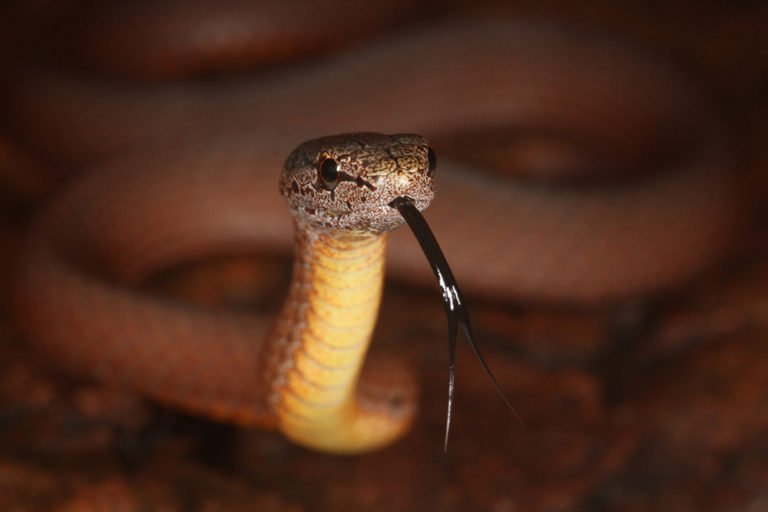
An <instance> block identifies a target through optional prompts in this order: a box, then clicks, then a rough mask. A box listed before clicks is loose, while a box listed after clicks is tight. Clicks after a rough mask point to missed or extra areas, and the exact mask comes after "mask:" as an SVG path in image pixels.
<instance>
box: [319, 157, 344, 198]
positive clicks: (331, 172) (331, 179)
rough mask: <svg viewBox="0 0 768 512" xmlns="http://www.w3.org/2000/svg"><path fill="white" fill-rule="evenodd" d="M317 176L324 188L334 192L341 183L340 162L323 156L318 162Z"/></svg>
mask: <svg viewBox="0 0 768 512" xmlns="http://www.w3.org/2000/svg"><path fill="white" fill-rule="evenodd" d="M317 174H318V176H319V177H320V182H321V183H322V184H323V186H325V188H327V189H328V190H333V189H334V188H335V187H336V185H337V184H338V183H339V162H337V161H336V160H334V159H333V158H331V157H330V156H328V155H321V156H320V159H319V160H318V162H317Z"/></svg>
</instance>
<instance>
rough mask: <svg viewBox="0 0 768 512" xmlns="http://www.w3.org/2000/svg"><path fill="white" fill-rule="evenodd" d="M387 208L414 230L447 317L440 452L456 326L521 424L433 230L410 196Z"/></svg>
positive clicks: (451, 386)
mask: <svg viewBox="0 0 768 512" xmlns="http://www.w3.org/2000/svg"><path fill="white" fill-rule="evenodd" d="M389 206H391V207H392V208H397V211H398V212H400V215H402V216H403V218H404V219H405V222H407V223H408V227H410V228H411V231H413V234H414V235H415V236H416V239H417V240H418V241H419V245H421V249H422V251H424V255H425V256H426V257H427V261H429V265H430V266H431V267H432V272H434V274H435V277H437V283H438V284H439V285H440V288H441V290H442V292H443V304H444V306H445V313H446V315H448V357H449V366H448V415H447V418H446V422H445V442H444V445H443V450H444V451H445V452H447V451H448V435H449V434H450V432H451V419H452V416H453V394H454V393H453V392H454V388H455V383H456V338H457V335H458V330H459V325H461V330H462V331H464V335H465V336H466V338H467V341H468V342H469V346H470V348H472V352H474V354H475V356H476V357H477V359H478V361H480V364H481V365H482V367H483V370H485V373H486V374H487V375H488V377H489V378H490V379H491V382H492V383H493V385H494V387H495V388H496V391H497V392H498V393H499V396H501V399H502V400H504V403H506V404H507V407H509V410H510V411H512V414H514V416H515V418H517V421H518V422H520V424H521V425H522V424H523V421H522V420H521V419H520V417H519V416H518V415H517V412H516V411H515V409H514V407H512V404H511V403H510V402H509V400H508V399H507V397H506V395H504V392H503V391H502V390H501V386H499V383H498V381H497V380H496V377H494V376H493V372H491V369H490V367H489V366H488V363H487V362H486V361H485V358H484V357H483V355H482V353H481V352H480V347H479V346H478V344H477V341H476V339H475V333H474V331H473V330H472V323H471V322H470V320H469V311H468V310H467V305H466V303H465V302H464V297H463V296H462V295H461V291H460V290H459V285H458V283H456V279H455V278H454V277H453V272H451V267H449V266H448V262H447V261H446V259H445V255H444V254H443V251H442V250H441V249H440V245H438V243H437V240H436V239H435V235H433V234H432V230H431V229H429V225H428V224H427V221H426V220H424V217H422V215H421V213H420V212H419V210H418V209H417V208H416V206H415V205H414V204H413V201H412V200H411V199H410V198H409V197H398V198H397V199H395V200H394V201H392V202H391V203H389Z"/></svg>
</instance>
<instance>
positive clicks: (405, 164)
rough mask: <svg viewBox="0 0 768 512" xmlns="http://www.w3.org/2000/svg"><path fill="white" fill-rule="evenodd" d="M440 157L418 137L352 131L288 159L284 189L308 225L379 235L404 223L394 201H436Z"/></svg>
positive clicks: (299, 149) (424, 204)
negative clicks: (436, 157)
mask: <svg viewBox="0 0 768 512" xmlns="http://www.w3.org/2000/svg"><path fill="white" fill-rule="evenodd" d="M434 171H435V156H434V153H433V152H432V149H431V148H430V147H429V143H428V142H427V141H426V139H424V138H423V137H421V136H419V135H410V134H396V135H383V134H379V133H350V134H343V135H334V136H330V137H323V138H319V139H313V140H310V141H307V142H305V143H303V144H302V145H300V146H299V147H297V148H296V149H295V150H294V151H293V152H292V153H291V154H290V155H289V156H288V159H287V160H286V162H285V166H284V168H283V173H282V176H281V178H280V192H281V193H282V194H283V195H284V196H285V197H286V198H287V199H288V203H289V205H290V208H291V212H292V213H293V215H294V217H296V218H297V219H298V220H299V222H301V223H302V224H304V225H305V226H306V227H309V228H312V229H318V230H336V229H343V230H358V231H369V232H374V233H380V232H383V231H389V230H392V229H395V228H397V227H399V226H401V225H402V224H403V218H402V217H401V216H400V214H399V213H398V211H397V210H396V209H395V208H392V207H391V206H390V203H391V202H392V201H393V200H394V199H396V198H397V197H403V196H407V197H409V198H411V200H412V201H413V203H414V204H415V205H416V207H417V208H418V209H419V210H423V209H425V208H426V207H427V206H429V203H430V202H431V201H432V196H433V187H432V178H433V176H434Z"/></svg>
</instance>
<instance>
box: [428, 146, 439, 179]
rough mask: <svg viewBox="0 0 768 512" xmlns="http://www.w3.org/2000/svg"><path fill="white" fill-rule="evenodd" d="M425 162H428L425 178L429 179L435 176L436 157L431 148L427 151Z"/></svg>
mask: <svg viewBox="0 0 768 512" xmlns="http://www.w3.org/2000/svg"><path fill="white" fill-rule="evenodd" d="M427 160H428V161H429V169H427V176H429V177H430V178H431V177H432V176H434V175H435V171H436V170H437V155H436V154H435V151H434V150H433V149H432V148H429V149H428V150H427Z"/></svg>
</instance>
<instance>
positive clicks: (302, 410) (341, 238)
mask: <svg viewBox="0 0 768 512" xmlns="http://www.w3.org/2000/svg"><path fill="white" fill-rule="evenodd" d="M431 152H432V150H431V149H430V147H429V144H428V143H427V142H426V140H425V139H424V138H422V137H420V136H417V135H403V134H400V135H381V134H375V133H356V134H349V135H343V136H332V137H325V138H321V139H315V140H311V141H308V142H306V143H304V144H302V145H300V146H299V147H298V148H297V149H295V150H294V151H293V152H292V153H291V154H290V156H289V157H288V159H287V160H286V162H285V165H284V168H283V172H282V174H281V177H280V187H279V188H280V192H281V194H282V196H283V197H284V198H285V199H287V202H288V205H289V207H290V211H291V213H292V216H293V219H294V226H295V228H294V232H295V262H294V266H293V274H292V279H291V284H290V287H289V291H288V293H287V297H286V299H285V302H284V304H283V307H282V309H281V311H280V313H279V314H278V316H277V318H276V320H274V322H273V323H272V325H271V327H266V325H267V324H269V320H268V319H264V318H255V317H249V318H238V316H237V315H227V314H223V313H221V312H210V311H197V310H195V309H194V308H190V307H189V306H184V305H182V304H177V303H169V302H167V301H164V300H163V299H160V298H157V297H153V296H151V295H149V294H146V293H144V294H142V293H138V292H136V290H131V289H126V288H116V287H115V284H114V279H115V277H114V276H110V273H109V267H110V264H111V263H112V262H110V261H109V260H110V259H111V258H110V254H117V253H120V252H122V251H124V250H126V249H128V248H129V247H133V249H130V250H131V251H133V250H135V248H138V247H146V245H145V244H152V243H153V242H152V237H151V236H150V237H144V236H142V232H144V233H146V230H145V229H144V227H140V226H139V225H136V226H135V227H136V228H137V230H134V231H133V232H132V233H129V234H128V235H127V236H125V233H121V236H123V238H122V240H118V239H112V240H110V241H105V240H104V239H103V238H101V237H100V236H98V233H99V231H100V228H99V227H97V226H93V227H95V230H94V229H90V228H88V227H86V225H85V224H83V223H82V222H79V221H80V220H81V218H82V216H88V217H90V216H92V215H93V216H96V218H99V219H102V220H107V219H110V218H114V217H116V216H119V215H122V214H123V213H124V212H134V213H137V212H138V211H139V210H141V209H142V207H143V205H142V204H141V199H140V197H139V196H135V195H133V194H132V193H131V191H130V188H128V189H123V191H122V192H120V193H118V194H116V195H113V196H111V197H109V198H105V200H104V201H103V202H100V203H99V204H98V206H95V207H94V206H93V202H92V201H83V200H84V199H85V198H84V194H88V193H89V192H90V191H92V190H93V183H88V182H85V183H84V184H80V185H79V186H77V187H74V188H73V189H71V190H69V191H68V193H66V194H64V195H63V196H61V197H60V198H58V199H57V200H56V201H55V203H54V204H53V205H52V206H51V208H50V209H48V210H47V214H46V215H44V216H43V217H42V218H41V219H40V221H39V224H38V229H37V230H36V233H37V236H35V237H33V238H32V239H31V240H30V242H29V244H30V246H29V248H28V252H27V253H26V254H27V255H28V257H29V260H28V261H26V263H25V265H24V269H23V271H22V273H23V275H22V276H20V281H19V287H18V288H17V291H18V293H17V294H16V299H17V307H18V308H19V310H21V311H23V313H22V314H21V320H22V325H23V326H24V328H25V331H26V332H28V333H29V334H30V335H31V341H32V342H33V343H34V344H35V345H36V346H37V347H38V348H39V349H40V350H42V351H44V352H45V353H48V354H51V355H52V357H54V358H55V359H56V361H57V364H60V365H62V367H67V368H70V369H72V370H73V371H75V372H76V373H78V374H81V375H91V376H93V377H95V378H97V379H99V380H102V381H107V382H111V383H113V384H115V385H120V386H123V387H130V388H132V389H137V390H139V391H141V392H142V393H145V394H147V395H149V396H152V397H156V398H157V399H159V400H166V401H171V402H173V403H175V404H177V405H181V406H182V407H187V408H189V409H190V410H193V411H196V412H198V413H204V414H206V415H208V416H211V417H213V418H218V419H220V420H227V421H233V422H236V423H239V424H244V425H258V426H265V427H273V428H277V429H279V430H280V431H281V432H282V433H284V434H285V435H286V436H287V437H288V438H290V439H292V440H294V441H296V442H297V443H300V444H302V445H304V446H308V447H311V448H314V449H318V450H324V451H330V452H335V453H350V452H360V451H367V450H371V449H373V448H376V447H379V446H383V445H385V444H388V443H389V442H391V441H392V440H393V439H396V438H398V437H399V436H401V435H402V434H403V433H404V432H405V431H406V429H407V427H408V425H409V423H410V422H411V420H412V417H413V413H414V411H415V409H416V406H415V400H416V398H415V390H414V379H413V377H412V376H410V375H409V374H407V373H406V370H404V369H402V368H399V367H398V366H397V364H396V363H395V362H394V361H392V360H389V361H379V362H374V363H373V364H371V365H370V369H369V370H368V371H367V372H363V376H362V377H361V378H360V379H358V376H359V374H360V372H361V367H362V363H363V360H364V359H365V356H366V353H367V349H368V346H369V343H370V339H371V334H372V332H373V329H374V326H375V323H376V317H377V312H378V307H379V302H380V297H381V292H382V286H383V276H384V258H385V245H386V240H387V236H386V233H387V232H389V231H392V230H394V229H396V228H398V227H399V226H401V225H402V224H403V223H404V220H403V218H402V217H401V215H400V213H399V212H398V210H397V209H396V208H394V207H393V206H391V205H390V203H392V201H393V200H395V199H396V198H398V197H407V198H408V199H409V201H410V202H411V203H412V204H413V205H414V206H415V207H416V208H418V209H419V210H423V209H424V208H426V207H427V206H428V205H429V204H430V202H431V200H432V197H433V185H432V179H433V175H434V170H435V163H434V157H433V156H430V155H431V154H432V153H431ZM103 176H104V175H100V176H98V175H97V176H96V177H97V178H102V179H103ZM178 178H179V179H181V180H184V181H190V180H194V179H195V178H196V177H195V176H189V175H188V176H178ZM222 179H225V178H222ZM176 185H179V186H183V183H176ZM89 189H90V190H89ZM226 201H228V199H227V198H226V195H220V196H211V197H208V198H207V200H206V201H205V202H204V203H200V204H198V205H197V208H198V210H199V212H200V213H201V215H197V216H196V217H191V218H186V219H185V220H183V221H182V223H181V224H183V225H185V226H187V227H188V228H193V229H194V232H195V236H196V237H197V238H198V239H201V238H207V239H208V240H209V241H208V243H209V244H210V243H211V241H215V242H217V246H218V247H219V248H220V247H222V246H227V245H228V244H230V245H232V244H238V243H243V241H244V240H247V234H248V226H247V222H243V219H238V218H237V217H236V216H232V215H229V216H227V215H226V213H225V214H223V215H221V216H219V219H218V220H216V221H214V222H213V223H212V224H208V225H205V224H206V223H207V222H206V218H207V217H209V215H208V214H207V212H210V211H212V210H216V209H220V208H222V207H225V205H226ZM217 203H218V204H217ZM84 205H87V206H86V207H85V208H80V206H84ZM146 213H148V212H140V214H146ZM78 226H79V227H78ZM182 231H183V230H182ZM64 233H66V237H64V236H62V235H63V234H64ZM189 233H190V232H188V234H189ZM158 234H159V233H158ZM166 235H169V234H168V233H164V234H162V236H166ZM142 238H143V240H142ZM130 239H132V240H130ZM170 240H171V241H172V242H173V243H175V244H177V247H180V246H183V245H185V244H187V243H189V242H191V241H192V239H191V238H187V239H186V240H184V235H183V233H180V232H179V233H176V234H174V236H171V237H170ZM119 242H122V243H119ZM123 244H125V245H123ZM187 249H189V247H187ZM142 252H144V251H142V250H141V249H139V250H138V252H134V253H133V256H132V259H133V257H134V256H135V257H136V258H137V260H138V262H139V263H138V265H141V264H142V263H146V262H142V261H141V259H142V258H141V255H140V253H142ZM147 254H151V251H147ZM145 259H146V258H145ZM97 269H98V270H97ZM41 270H42V272H41ZM87 316H92V317H93V318H98V319H99V321H98V322H96V323H91V322H88V321H87V318H86V317H87ZM137 319H141V320H140V321H139V322H136V321H135V320H137ZM72 336H74V337H76V338H77V342H76V343H73V342H72V339H71V337H72ZM182 344H183V348H181V347H180V345H182ZM140 347H143V348H140ZM144 348H146V349H147V350H146V351H145V350H144ZM125 352H136V353H138V352H141V353H143V356H142V357H136V358H133V360H131V361H126V360H125V359H124V358H123V357H121V356H120V354H121V353H125ZM144 356H146V357H144ZM125 363H127V366H126V364H125ZM358 380H359V383H358Z"/></svg>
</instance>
